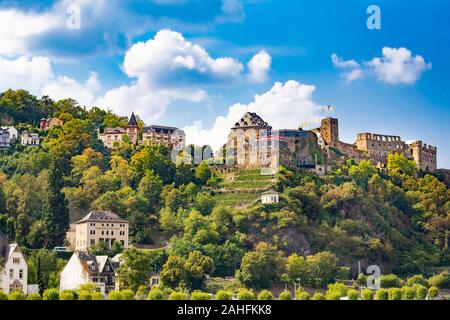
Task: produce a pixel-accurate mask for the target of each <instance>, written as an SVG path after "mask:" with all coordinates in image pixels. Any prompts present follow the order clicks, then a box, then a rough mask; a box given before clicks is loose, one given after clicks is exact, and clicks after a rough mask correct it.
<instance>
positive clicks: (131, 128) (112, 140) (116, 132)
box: [98, 113, 139, 149]
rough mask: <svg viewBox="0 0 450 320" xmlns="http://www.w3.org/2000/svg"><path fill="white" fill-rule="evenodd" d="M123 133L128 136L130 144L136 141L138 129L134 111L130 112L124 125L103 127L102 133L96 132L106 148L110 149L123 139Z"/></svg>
mask: <svg viewBox="0 0 450 320" xmlns="http://www.w3.org/2000/svg"><path fill="white" fill-rule="evenodd" d="M125 135H126V136H128V138H129V139H130V142H131V143H132V144H137V143H138V139H139V129H138V123H137V120H136V116H135V115H134V113H132V114H131V117H130V119H129V120H128V125H127V126H126V127H115V128H105V129H104V131H103V132H102V133H100V132H98V138H99V139H100V140H101V141H102V142H103V144H104V145H105V147H107V148H108V149H112V148H114V146H115V145H117V144H120V143H121V142H122V141H123V140H124V137H125Z"/></svg>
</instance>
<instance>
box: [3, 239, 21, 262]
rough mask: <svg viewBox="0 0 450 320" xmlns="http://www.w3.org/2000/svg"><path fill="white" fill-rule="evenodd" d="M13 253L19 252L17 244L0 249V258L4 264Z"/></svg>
mask: <svg viewBox="0 0 450 320" xmlns="http://www.w3.org/2000/svg"><path fill="white" fill-rule="evenodd" d="M0 245H1V243H0ZM14 252H21V251H20V248H19V245H18V244H17V243H11V244H7V245H3V248H0V257H2V258H3V263H4V264H6V262H8V260H9V258H11V255H12V254H13V253H14Z"/></svg>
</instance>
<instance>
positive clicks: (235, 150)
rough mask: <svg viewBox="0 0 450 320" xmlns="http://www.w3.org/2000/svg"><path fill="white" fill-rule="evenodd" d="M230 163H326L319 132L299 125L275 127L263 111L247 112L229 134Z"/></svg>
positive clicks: (253, 165) (254, 165) (260, 165)
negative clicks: (276, 128) (282, 127)
mask: <svg viewBox="0 0 450 320" xmlns="http://www.w3.org/2000/svg"><path fill="white" fill-rule="evenodd" d="M226 149H227V151H226V152H227V155H226V157H227V164H228V165H230V164H231V165H233V166H236V167H242V168H264V167H267V168H276V167H278V165H280V164H281V165H285V166H289V167H298V168H306V167H314V166H315V165H316V164H317V163H323V162H324V159H323V155H322V152H321V149H320V148H319V145H318V139H317V136H316V135H315V134H314V133H313V132H311V131H305V130H302V129H301V128H299V129H280V130H273V129H272V127H271V126H270V125H269V124H268V123H267V122H265V121H264V120H263V119H262V118H261V117H260V116H259V115H257V114H256V113H252V112H247V113H246V114H244V116H243V117H242V118H241V119H240V121H239V122H237V123H236V124H235V125H234V127H233V128H231V133H230V135H229V140H228V144H227V145H226Z"/></svg>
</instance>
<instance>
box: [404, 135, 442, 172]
mask: <svg viewBox="0 0 450 320" xmlns="http://www.w3.org/2000/svg"><path fill="white" fill-rule="evenodd" d="M408 147H409V152H410V155H411V157H412V158H413V159H414V161H415V162H416V164H417V168H418V169H422V170H429V171H435V170H436V169H437V164H436V154H437V148H436V147H434V146H430V145H427V144H425V143H423V142H422V141H415V142H412V143H411V144H408Z"/></svg>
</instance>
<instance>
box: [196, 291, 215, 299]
mask: <svg viewBox="0 0 450 320" xmlns="http://www.w3.org/2000/svg"><path fill="white" fill-rule="evenodd" d="M191 299H192V300H211V295H210V294H209V293H206V292H201V291H194V292H192V294H191Z"/></svg>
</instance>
